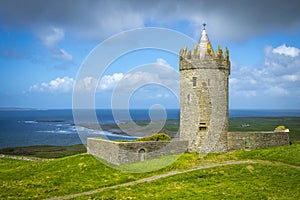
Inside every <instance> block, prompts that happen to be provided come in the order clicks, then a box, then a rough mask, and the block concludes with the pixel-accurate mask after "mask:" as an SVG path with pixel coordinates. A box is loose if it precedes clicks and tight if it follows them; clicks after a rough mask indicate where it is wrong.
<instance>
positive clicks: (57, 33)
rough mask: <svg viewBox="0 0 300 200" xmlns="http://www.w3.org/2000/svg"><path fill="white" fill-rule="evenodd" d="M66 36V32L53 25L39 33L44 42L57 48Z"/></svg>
mask: <svg viewBox="0 0 300 200" xmlns="http://www.w3.org/2000/svg"><path fill="white" fill-rule="evenodd" d="M64 37H65V32H64V30H63V29H61V28H56V27H52V28H50V29H48V30H47V31H45V32H42V33H40V34H39V38H40V39H41V41H42V43H43V44H44V45H45V46H46V47H47V48H49V49H53V48H56V47H57V45H58V43H59V42H60V41H61V40H63V39H64Z"/></svg>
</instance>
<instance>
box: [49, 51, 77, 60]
mask: <svg viewBox="0 0 300 200" xmlns="http://www.w3.org/2000/svg"><path fill="white" fill-rule="evenodd" d="M53 56H54V57H56V58H59V59H62V60H65V61H70V62H71V61H72V60H73V56H72V55H71V54H69V53H68V52H67V51H66V50H64V49H59V50H58V52H57V53H55V54H53Z"/></svg>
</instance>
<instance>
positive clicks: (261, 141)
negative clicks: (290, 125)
mask: <svg viewBox="0 0 300 200" xmlns="http://www.w3.org/2000/svg"><path fill="white" fill-rule="evenodd" d="M227 140H228V150H229V151H232V150H246V149H258V148H268V147H272V146H287V145H289V133H288V132H274V131H268V132H228V134H227Z"/></svg>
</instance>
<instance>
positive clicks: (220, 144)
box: [179, 24, 230, 153]
mask: <svg viewBox="0 0 300 200" xmlns="http://www.w3.org/2000/svg"><path fill="white" fill-rule="evenodd" d="M179 71H180V138H181V139H183V140H188V141H189V147H188V150H189V151H190V152H200V153H209V152H226V151H227V131H228V76H229V74H230V61H229V51H228V49H227V48H226V51H225V53H223V51H222V48H221V47H220V46H219V47H218V50H217V51H216V53H214V50H213V48H212V45H211V43H210V41H209V38H208V35H207V33H206V30H205V24H203V30H202V34H201V38H200V40H199V43H198V44H197V45H195V46H194V49H193V50H188V49H187V48H184V49H181V50H180V63H179Z"/></svg>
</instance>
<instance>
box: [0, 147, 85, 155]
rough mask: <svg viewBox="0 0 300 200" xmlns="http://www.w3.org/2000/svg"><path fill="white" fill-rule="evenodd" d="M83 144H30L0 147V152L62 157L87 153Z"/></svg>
mask: <svg viewBox="0 0 300 200" xmlns="http://www.w3.org/2000/svg"><path fill="white" fill-rule="evenodd" d="M85 152H86V148H85V146H84V145H83V144H79V145H74V146H47V145H46V146H29V147H9V148H3V149H0V154H5V155H16V156H32V157H39V158H62V157H66V156H71V155H76V154H80V153H85Z"/></svg>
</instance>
